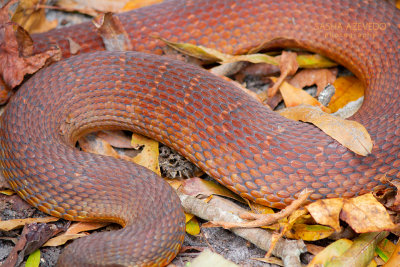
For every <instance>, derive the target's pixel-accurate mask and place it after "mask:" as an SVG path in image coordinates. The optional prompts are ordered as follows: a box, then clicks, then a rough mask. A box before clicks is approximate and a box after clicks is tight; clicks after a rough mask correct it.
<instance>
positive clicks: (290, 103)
mask: <svg viewBox="0 0 400 267" xmlns="http://www.w3.org/2000/svg"><path fill="white" fill-rule="evenodd" d="M271 80H272V81H274V82H276V81H277V78H274V77H271ZM279 90H280V92H281V94H282V98H283V100H284V101H285V105H286V107H288V108H290V107H296V106H299V105H302V104H305V105H311V106H315V107H319V108H320V109H322V110H323V111H325V112H327V113H330V110H329V109H328V108H326V107H325V106H324V105H322V104H321V103H320V102H318V100H316V99H315V98H314V97H312V96H311V95H310V94H309V93H307V92H306V91H304V90H302V89H300V88H296V87H294V86H292V85H291V84H289V83H287V82H283V83H282V84H281V86H280V87H279Z"/></svg>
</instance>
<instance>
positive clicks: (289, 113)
mask: <svg viewBox="0 0 400 267" xmlns="http://www.w3.org/2000/svg"><path fill="white" fill-rule="evenodd" d="M279 114H281V115H282V116H284V117H286V118H288V119H292V120H300V121H304V122H310V123H312V124H314V125H315V126H317V127H318V128H320V129H321V130H322V131H323V132H324V133H326V134H327V135H329V136H330V137H332V138H333V139H335V140H336V141H338V142H339V143H340V144H342V145H343V146H345V147H347V148H348V149H350V150H351V151H353V152H354V153H356V154H358V155H362V156H366V155H368V154H369V153H371V151H372V146H373V144H372V140H371V137H370V135H369V134H368V132H367V130H366V129H365V127H364V126H362V125H361V124H360V123H358V122H356V121H350V120H344V119H341V118H338V117H335V116H332V115H330V114H327V113H324V112H322V111H321V110H320V109H319V108H316V107H312V106H307V105H300V106H297V107H291V108H287V109H285V110H282V111H279Z"/></svg>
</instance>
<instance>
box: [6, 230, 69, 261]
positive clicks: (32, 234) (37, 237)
mask: <svg viewBox="0 0 400 267" xmlns="http://www.w3.org/2000/svg"><path fill="white" fill-rule="evenodd" d="M63 230H64V229H63V228H59V227H57V226H56V225H54V224H53V225H48V224H44V223H39V224H38V223H30V224H27V225H25V227H24V229H23V230H22V233H21V238H20V239H19V240H18V243H17V244H16V245H15V247H14V248H13V250H12V251H11V252H10V254H9V255H8V257H7V259H6V260H5V261H4V262H2V263H3V264H2V266H20V264H21V263H22V261H23V260H24V257H25V256H26V255H29V254H31V253H32V252H34V251H35V250H37V249H38V248H40V247H41V246H42V245H43V243H44V242H46V241H47V240H48V239H49V238H50V237H52V236H54V235H56V234H58V233H59V232H61V231H63Z"/></svg>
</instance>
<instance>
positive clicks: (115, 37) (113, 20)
mask: <svg viewBox="0 0 400 267" xmlns="http://www.w3.org/2000/svg"><path fill="white" fill-rule="evenodd" d="M92 22H93V24H94V25H95V27H96V28H97V30H98V32H99V34H100V36H101V38H102V39H103V43H104V46H105V47H106V50H107V51H129V50H132V49H133V46H132V43H131V40H130V38H129V35H128V33H127V32H126V31H125V29H124V26H123V25H122V23H121V21H120V20H119V18H118V17H117V16H113V15H112V13H106V14H100V15H98V16H97V17H95V18H94V19H93V20H92Z"/></svg>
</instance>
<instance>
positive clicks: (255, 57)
mask: <svg viewBox="0 0 400 267" xmlns="http://www.w3.org/2000/svg"><path fill="white" fill-rule="evenodd" d="M157 38H158V39H160V40H161V41H163V42H165V43H166V44H167V45H168V46H169V47H171V48H173V49H175V50H177V51H179V52H181V53H183V54H185V55H189V56H192V57H195V58H199V59H201V60H205V61H212V62H221V63H232V62H238V61H247V62H251V63H268V64H272V65H276V66H278V65H279V56H276V57H274V56H269V55H267V54H261V53H251V54H248V55H230V54H225V53H222V52H220V51H218V50H215V49H212V48H208V47H204V46H201V45H194V44H191V43H179V42H172V41H169V40H167V39H164V38H162V37H159V36H157ZM296 60H297V62H298V64H299V67H300V68H329V67H334V66H337V64H336V63H335V62H332V61H330V60H329V59H327V58H325V57H323V56H320V55H299V56H297V57H296Z"/></svg>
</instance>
